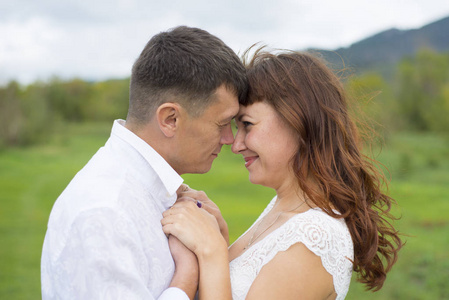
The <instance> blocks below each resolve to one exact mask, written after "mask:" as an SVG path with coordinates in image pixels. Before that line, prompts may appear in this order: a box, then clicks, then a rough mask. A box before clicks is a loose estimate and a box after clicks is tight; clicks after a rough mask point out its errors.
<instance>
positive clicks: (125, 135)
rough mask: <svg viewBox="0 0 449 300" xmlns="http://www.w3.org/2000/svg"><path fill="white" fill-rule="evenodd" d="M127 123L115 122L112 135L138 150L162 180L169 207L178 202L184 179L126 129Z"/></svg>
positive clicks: (154, 151)
mask: <svg viewBox="0 0 449 300" xmlns="http://www.w3.org/2000/svg"><path fill="white" fill-rule="evenodd" d="M125 123H126V122H125V121H124V120H121V119H118V120H115V121H114V125H113V126H112V132H111V134H112V135H116V136H117V137H119V138H121V139H122V140H124V141H125V142H127V143H128V144H130V145H131V146H132V147H133V148H134V149H136V150H137V151H138V152H139V153H140V154H141V155H142V157H143V158H144V159H145V160H146V161H147V162H148V164H149V165H150V166H151V167H152V168H153V170H154V171H155V172H156V174H157V175H158V176H159V178H160V179H161V181H162V183H163V185H164V187H165V189H166V190H167V195H166V196H167V198H170V199H171V203H169V205H173V203H174V202H175V201H176V197H174V196H175V195H176V191H177V190H178V188H179V187H180V186H181V184H182V182H183V181H184V179H182V177H181V176H179V174H178V173H176V171H175V170H174V169H173V168H172V167H171V166H170V165H169V164H168V162H167V161H166V160H165V159H164V158H163V157H162V156H161V155H160V154H159V153H157V152H156V150H154V149H153V148H152V147H151V146H150V145H149V144H148V143H147V142H145V141H144V140H142V139H141V138H140V137H138V136H137V135H136V134H135V133H133V132H132V131H130V130H129V129H127V128H126V127H125Z"/></svg>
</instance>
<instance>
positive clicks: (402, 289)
mask: <svg viewBox="0 0 449 300" xmlns="http://www.w3.org/2000/svg"><path fill="white" fill-rule="evenodd" d="M110 125H111V124H109V123H78V124H69V125H61V127H60V128H57V132H58V133H57V134H56V135H55V136H54V137H53V138H52V139H51V140H49V141H47V142H46V143H44V144H41V145H35V146H31V147H28V148H9V149H6V150H3V151H2V152H0V203H1V206H0V245H1V246H0V299H18V300H20V299H40V256H41V249H42V243H43V239H44V235H45V231H46V224H47V221H48V216H49V214H50V211H51V208H52V205H53V203H54V201H55V199H56V198H57V197H58V195H59V194H60V193H61V192H62V190H63V189H64V188H65V186H66V185H67V184H68V183H69V182H70V180H71V178H72V177H73V176H74V175H75V174H76V172H77V171H79V170H80V168H82V166H83V165H84V164H85V163H86V162H87V161H88V160H89V159H90V157H91V156H92V155H93V154H94V153H95V152H96V150H97V149H98V148H99V147H101V146H102V145H103V144H104V142H105V141H106V139H107V138H108V136H109V132H110ZM373 153H374V154H375V155H376V158H377V159H378V160H379V161H381V162H382V163H383V164H384V165H385V167H386V168H388V169H389V170H390V175H389V176H391V182H390V189H389V192H390V194H391V195H392V196H393V198H395V199H396V200H397V204H398V205H397V206H396V207H395V208H394V213H395V214H396V215H397V216H401V219H400V220H398V221H395V225H396V226H397V228H399V230H400V231H401V232H403V233H404V236H403V238H404V240H406V242H407V243H406V245H405V246H404V248H403V250H402V251H401V252H400V257H399V261H398V263H397V264H396V265H395V266H394V268H393V270H392V271H391V273H389V275H388V277H387V281H386V283H385V285H384V287H383V289H382V290H380V291H379V292H376V293H371V292H366V291H365V290H364V287H363V286H362V285H361V284H359V283H357V282H356V281H355V276H354V278H353V282H352V284H351V287H350V291H349V293H348V296H347V299H420V300H421V299H449V284H448V278H449V254H448V249H449V214H448V212H449V138H448V137H447V136H441V135H437V134H435V133H427V134H422V133H411V132H403V133H394V134H391V135H389V136H388V137H387V138H386V140H385V144H384V145H383V147H382V151H380V150H379V149H378V148H375V150H374V151H373ZM183 177H184V178H185V180H186V183H188V184H189V185H190V186H191V187H193V188H195V189H200V190H204V191H205V192H206V193H207V194H208V195H209V197H210V198H211V199H212V200H214V201H215V202H216V203H217V204H218V205H219V206H220V208H221V210H222V214H223V215H224V217H225V219H226V220H227V221H228V225H229V230H230V238H231V242H232V241H234V240H235V239H236V238H237V237H238V236H239V235H240V234H242V233H243V232H244V231H245V230H246V229H247V228H248V227H249V226H250V225H251V224H252V222H254V220H255V219H256V217H257V216H258V215H259V213H260V212H261V211H262V210H263V208H264V207H265V206H266V204H267V203H268V202H269V200H270V199H271V198H272V197H273V196H274V192H273V191H271V190H269V189H267V188H264V187H260V186H255V185H252V184H250V183H249V181H248V180H247V178H248V174H247V171H246V169H245V168H244V165H243V160H242V158H241V157H240V156H237V155H234V154H232V153H231V151H230V149H229V147H225V148H224V149H223V151H222V153H221V155H220V156H219V158H218V159H217V160H216V162H215V163H214V165H213V168H212V170H211V171H210V172H209V173H208V174H205V175H185V176H183Z"/></svg>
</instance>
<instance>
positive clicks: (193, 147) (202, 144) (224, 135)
mask: <svg viewBox="0 0 449 300" xmlns="http://www.w3.org/2000/svg"><path fill="white" fill-rule="evenodd" d="M214 97H215V98H216V99H215V101H214V102H213V103H212V104H211V105H210V106H209V107H207V108H206V110H205V111H204V113H203V114H202V115H201V116H199V117H196V118H191V117H189V116H187V117H186V120H185V122H184V126H185V127H184V129H183V130H182V131H180V134H182V135H183V136H182V137H181V140H182V142H181V144H180V148H181V151H180V153H179V154H178V155H179V156H182V157H179V158H180V159H179V164H180V166H181V168H180V171H178V173H180V172H182V173H207V172H208V171H209V170H210V169H211V167H212V163H213V161H214V159H215V158H217V156H218V153H219V152H220V151H221V147H222V146H223V144H230V143H232V141H233V137H232V136H229V134H231V135H232V130H231V121H232V119H233V118H234V116H235V115H236V114H237V112H238V109H239V104H238V99H237V96H236V95H235V93H233V92H231V91H229V90H228V89H227V88H226V87H225V86H224V85H223V86H220V87H219V88H218V89H217V91H216V92H215V95H214ZM180 174H181V173H180Z"/></svg>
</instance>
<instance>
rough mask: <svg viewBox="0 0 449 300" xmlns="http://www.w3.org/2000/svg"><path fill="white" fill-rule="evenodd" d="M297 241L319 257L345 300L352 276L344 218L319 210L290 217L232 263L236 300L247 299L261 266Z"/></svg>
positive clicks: (350, 247)
mask: <svg viewBox="0 0 449 300" xmlns="http://www.w3.org/2000/svg"><path fill="white" fill-rule="evenodd" d="M275 201H276V198H274V199H273V200H272V201H271V202H270V204H269V205H268V206H267V208H266V209H265V210H264V212H263V213H262V214H261V216H260V217H259V219H260V218H261V217H263V216H264V215H265V214H266V213H268V212H269V211H270V209H271V208H272V207H273V205H274V202H275ZM259 219H258V220H259ZM255 223H257V221H256V222H255ZM253 226H254V224H253ZM298 242H300V243H303V244H304V245H305V246H306V247H307V248H308V249H309V250H310V251H312V252H313V253H315V254H316V255H318V256H319V257H320V258H321V262H322V264H323V266H324V268H325V269H326V271H327V272H328V273H329V274H331V275H332V277H333V283H334V288H335V292H336V293H337V299H344V297H345V296H346V294H347V292H348V289H349V284H350V280H351V275H352V262H351V260H353V257H354V251H353V244H352V239H351V236H350V233H349V230H348V228H347V227H346V223H345V222H344V219H335V218H332V217H330V216H329V215H327V214H326V213H325V212H323V211H322V210H321V209H319V208H316V209H310V210H308V211H306V212H304V213H301V214H297V215H295V216H293V217H292V218H290V219H289V220H287V221H286V222H285V223H284V224H283V225H281V226H280V227H279V228H277V229H276V230H274V231H273V232H271V233H270V234H269V235H267V236H266V237H265V238H264V239H263V240H261V241H259V242H257V243H255V244H254V245H252V246H251V247H250V248H249V249H248V250H247V251H246V252H244V253H243V254H242V255H241V256H239V257H237V258H235V259H234V260H233V261H232V262H231V264H230V268H231V281H232V290H233V296H234V297H235V299H244V298H245V297H246V294H247V293H248V291H249V288H250V286H251V284H252V282H253V281H254V280H255V278H256V277H257V275H258V274H259V272H260V270H261V269H262V267H263V266H264V265H265V264H267V263H268V262H270V261H271V260H272V259H273V258H274V257H275V255H276V254H277V253H278V252H279V251H286V250H287V249H288V248H290V247H291V246H292V245H294V244H295V243H298Z"/></svg>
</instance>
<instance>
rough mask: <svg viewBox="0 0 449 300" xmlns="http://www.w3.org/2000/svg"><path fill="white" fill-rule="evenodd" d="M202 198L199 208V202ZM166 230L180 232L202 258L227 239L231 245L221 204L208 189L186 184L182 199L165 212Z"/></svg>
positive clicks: (168, 232)
mask: <svg viewBox="0 0 449 300" xmlns="http://www.w3.org/2000/svg"><path fill="white" fill-rule="evenodd" d="M198 201H201V203H202V206H201V208H199V207H198V206H197V202H198ZM163 217H164V218H163V219H162V220H161V223H162V228H163V231H164V232H165V234H167V235H170V234H171V235H173V236H176V237H177V238H178V239H179V240H180V241H181V242H182V243H183V244H184V245H185V246H186V247H187V248H189V249H190V250H191V251H192V252H193V253H195V254H196V256H197V257H198V258H200V257H201V256H204V255H206V256H207V255H210V254H211V253H213V251H214V249H215V248H216V247H221V246H222V244H223V242H224V243H226V246H227V245H228V241H229V238H228V227H227V224H226V222H225V221H224V219H223V217H222V216H221V213H220V210H219V209H218V207H217V205H216V204H215V203H214V202H212V201H211V200H210V199H209V198H208V197H207V195H206V194H205V193H204V192H201V191H196V190H193V189H191V188H189V187H188V186H186V185H183V186H182V187H181V188H180V189H179V190H178V200H177V202H176V203H175V205H173V206H172V207H171V208H170V209H168V210H167V211H165V212H164V213H163Z"/></svg>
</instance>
